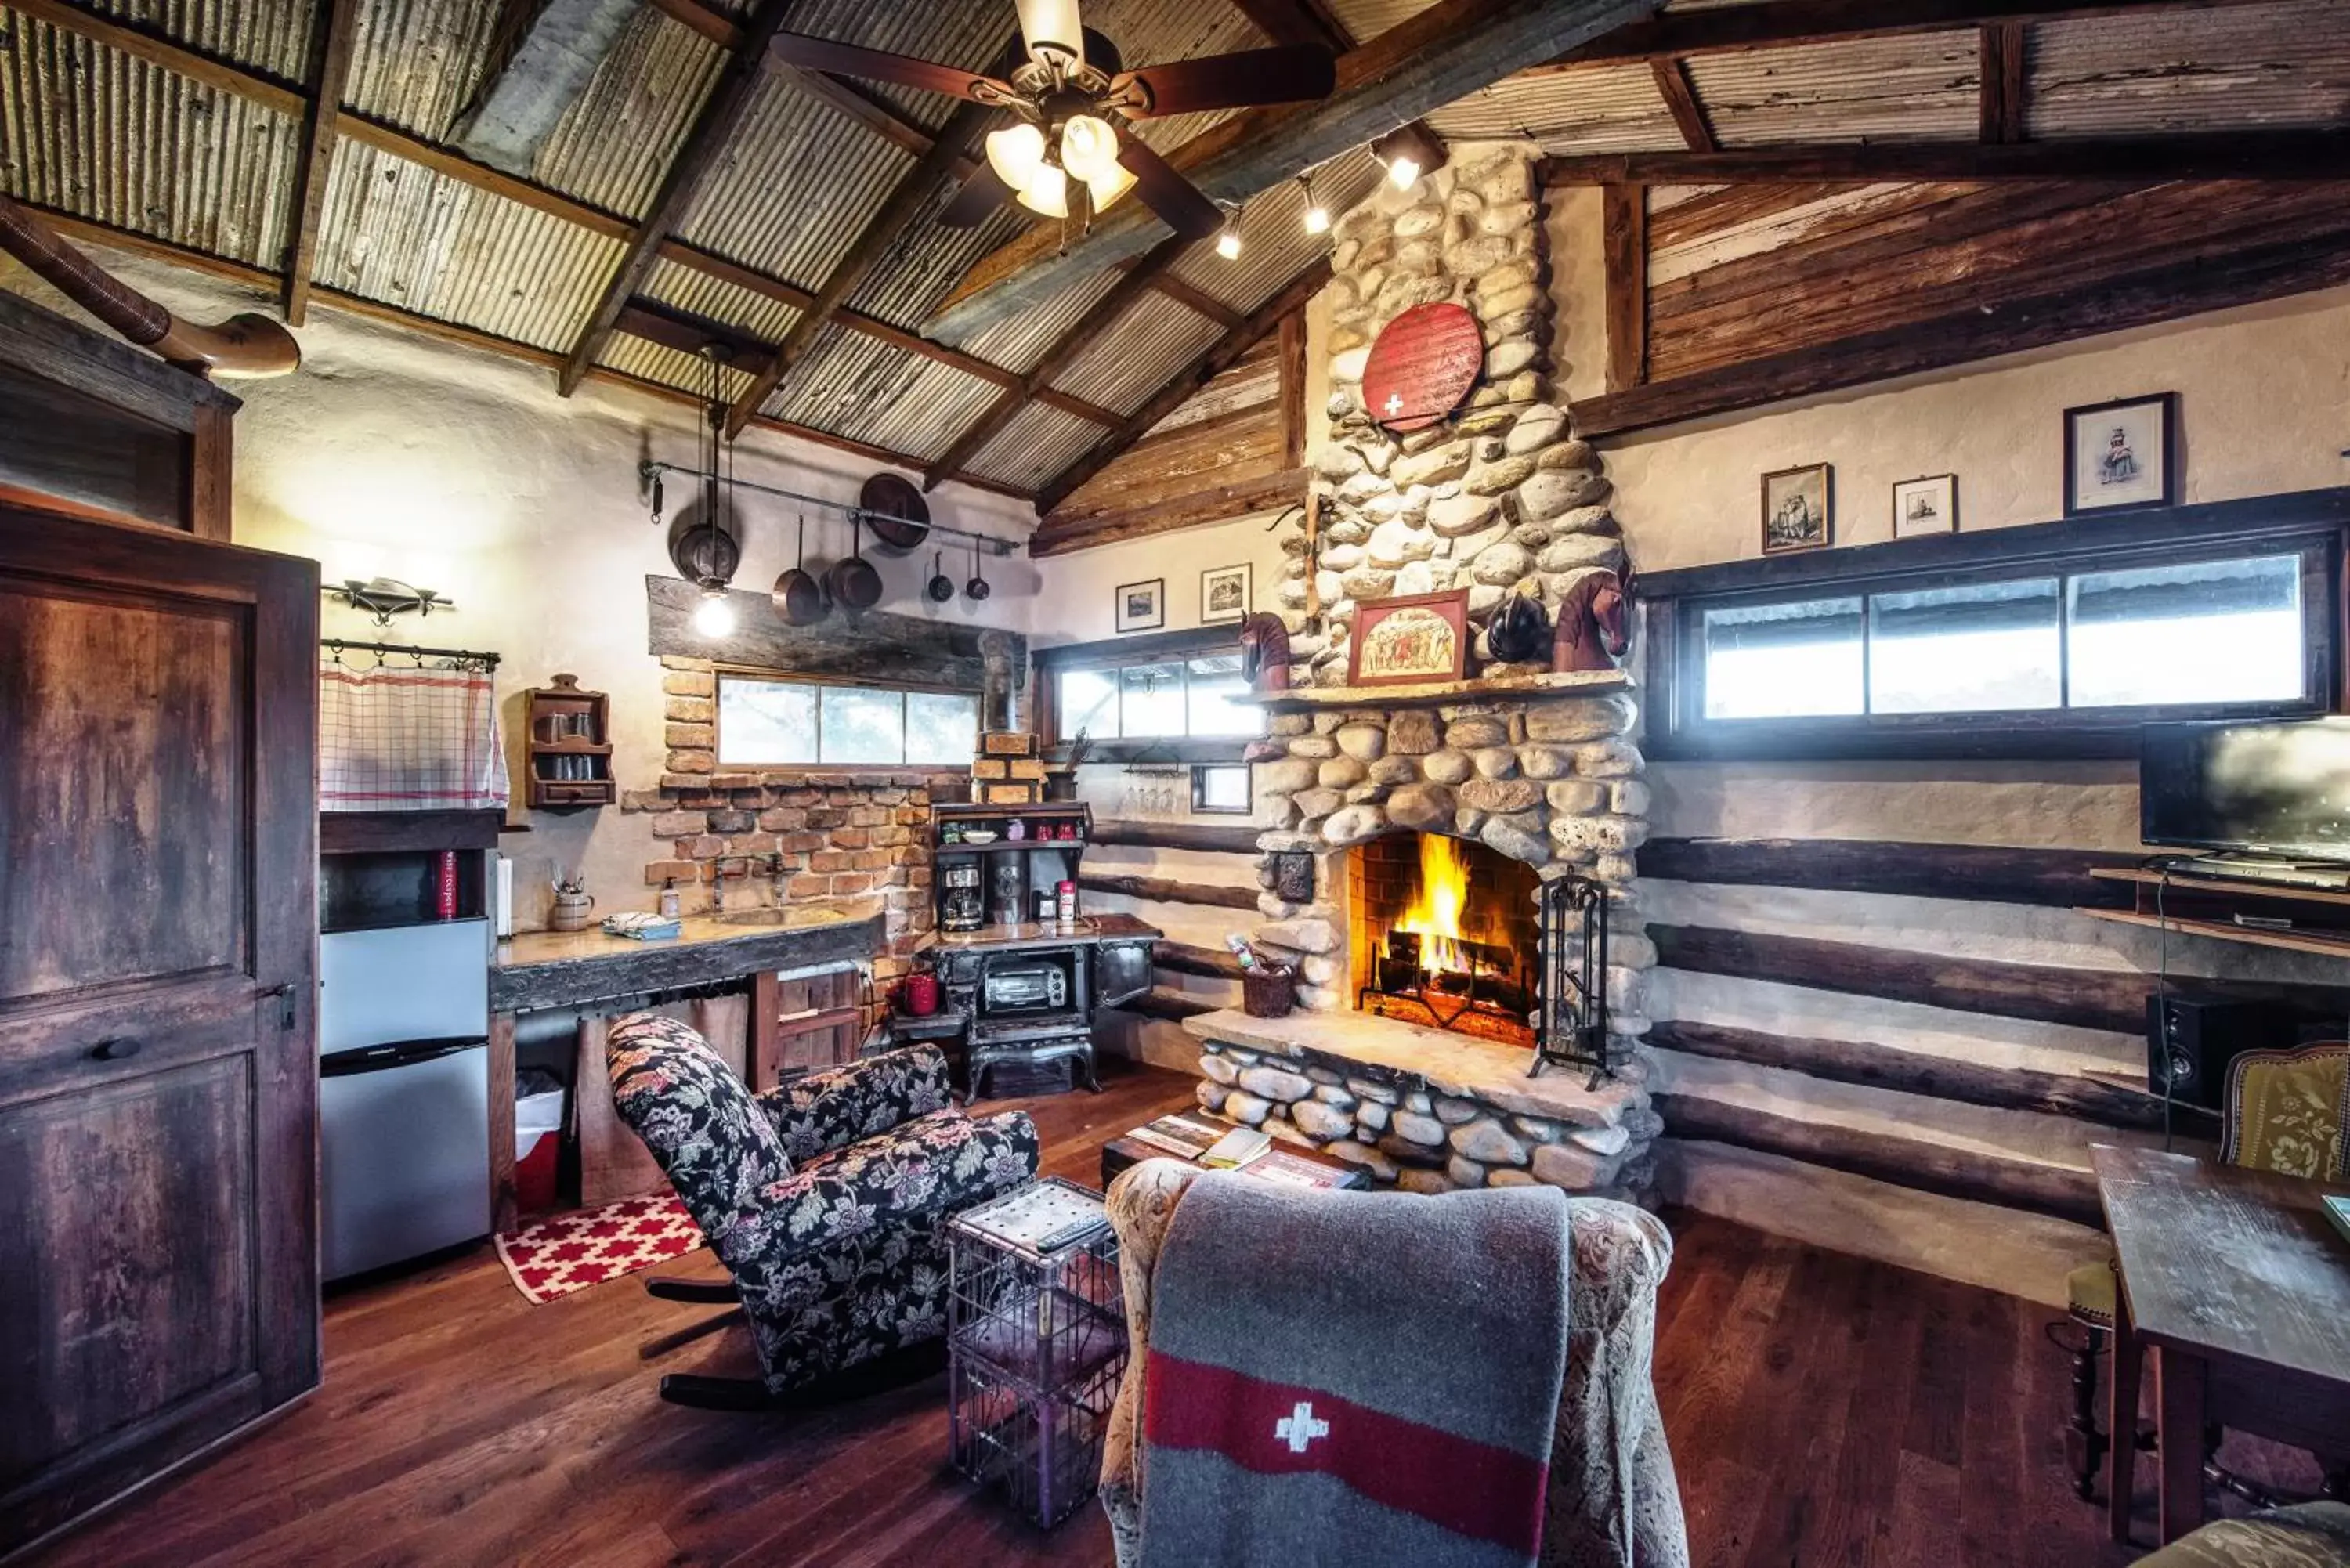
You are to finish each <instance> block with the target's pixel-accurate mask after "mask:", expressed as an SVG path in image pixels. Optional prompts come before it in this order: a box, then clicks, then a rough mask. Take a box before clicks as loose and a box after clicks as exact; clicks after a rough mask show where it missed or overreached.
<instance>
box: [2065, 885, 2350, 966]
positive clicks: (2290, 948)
mask: <svg viewBox="0 0 2350 1568" xmlns="http://www.w3.org/2000/svg"><path fill="white" fill-rule="evenodd" d="M2089 875H2090V876H2092V877H2097V878H2099V879H2100V880H2102V881H2108V882H2127V883H2130V884H2133V885H2134V887H2135V888H2136V891H2137V908H2135V909H2076V910H2075V911H2074V913H2076V914H2083V915H2087V916H2089V917H2090V918H2091V919H2099V920H2111V921H2113V922H2115V923H2116V924H2118V925H2125V926H2146V927H2149V928H2152V929H2157V930H2160V929H2165V928H2168V929H2170V930H2173V931H2177V932H2180V933H2182V934H2184V935H2187V936H2195V937H2210V938H2213V939H2215V940H2219V941H2223V942H2242V943H2244V944H2246V945H2247V946H2251V947H2260V948H2280V949H2282V950H2285V951H2287V952H2297V953H2315V954H2319V955H2321V956H2323V957H2326V958H2350V892H2339V891H2335V890H2333V889H2330V888H2296V887H2293V886H2291V885H2289V884H2285V883H2279V882H2257V881H2249V880H2245V879H2242V878H2238V877H2198V876H2195V875H2193V874H2192V873H2191V872H2186V871H2168V872H2166V871H2160V870H2153V869H2146V870H2138V869H2125V868H2120V867H2095V869H2093V870H2091V871H2090V873H2089ZM2239 916H2243V917H2246V918H2248V919H2254V920H2262V921H2270V922H2273V921H2279V920H2282V921H2289V922H2291V923H2290V924H2289V925H2284V926H2279V925H2275V924H2262V925H2243V924H2240V923H2239V922H2238V919H2237V917H2239Z"/></svg>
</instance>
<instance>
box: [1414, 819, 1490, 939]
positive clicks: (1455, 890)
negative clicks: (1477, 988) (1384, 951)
mask: <svg viewBox="0 0 2350 1568" xmlns="http://www.w3.org/2000/svg"><path fill="white" fill-rule="evenodd" d="M1468 908H1469V854H1468V851H1467V850H1466V849H1465V848H1464V847H1463V846H1461V844H1460V842H1459V841H1458V840H1455V839H1451V838H1447V837H1445V836H1443V835H1442V834H1440V833H1423V834H1421V835H1420V836H1419V886H1418V887H1417V888H1414V889H1413V890H1412V895H1411V903H1410V904H1409V906H1407V907H1406V909H1404V912H1403V914H1402V915H1401V916H1399V918H1398V919H1397V920H1396V922H1395V929H1397V930H1399V931H1413V932H1417V933H1418V934H1419V962H1420V967H1421V968H1423V969H1425V970H1427V971H1430V973H1439V972H1440V973H1446V974H1466V973H1468V972H1469V967H1470V965H1469V953H1468V951H1467V950H1466V949H1464V948H1463V947H1462V946H1461V943H1462V942H1463V941H1464V940H1466V941H1485V940H1491V933H1490V932H1488V931H1487V930H1485V929H1482V925H1483V923H1482V921H1481V922H1479V926H1480V929H1476V930H1467V929H1463V918H1464V917H1465V916H1466V915H1467V913H1468Z"/></svg>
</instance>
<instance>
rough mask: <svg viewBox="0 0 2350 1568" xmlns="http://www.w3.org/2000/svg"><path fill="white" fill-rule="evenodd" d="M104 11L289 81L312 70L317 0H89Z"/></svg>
mask: <svg viewBox="0 0 2350 1568" xmlns="http://www.w3.org/2000/svg"><path fill="white" fill-rule="evenodd" d="M84 3H85V4H87V5H88V6H89V8H90V9H91V10H92V11H95V12H97V13H98V14H99V16H111V17H113V18H114V19H115V20H117V21H120V22H128V23H130V24H131V25H132V26H139V27H143V28H146V29H148V30H149V31H151V32H156V33H161V35H162V36H165V37H167V38H170V39H172V40H173V41H175V42H177V43H182V44H185V45H187V46H188V47H190V48H192V49H200V50H202V51H203V53H205V54H208V55H214V56H217V57H220V58H222V59H224V60H234V61H235V62H236V63H237V64H239V65H241V66H249V67H252V68H253V69H255V70H256V71H260V72H262V73H263V74H264V75H265V76H274V77H277V78H281V79H283V80H285V81H289V82H296V81H301V80H304V79H305V78H307V77H308V75H309V66H308V57H309V53H310V34H311V31H312V29H313V18H314V17H315V16H316V15H317V12H316V9H315V7H314V5H312V0H84Z"/></svg>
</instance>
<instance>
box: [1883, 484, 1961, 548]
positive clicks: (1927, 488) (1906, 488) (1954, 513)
mask: <svg viewBox="0 0 2350 1568" xmlns="http://www.w3.org/2000/svg"><path fill="white" fill-rule="evenodd" d="M1958 531H1959V476H1958V475H1957V474H1955V473H1937V474H1933V475H1930V476H1929V477H1927V478H1924V479H1903V480H1897V481H1896V482H1895V483H1894V485H1893V536H1894V537H1895V538H1897V539H1908V538H1913V537H1915V536H1916V535H1919V534H1955V533H1957V532H1958Z"/></svg>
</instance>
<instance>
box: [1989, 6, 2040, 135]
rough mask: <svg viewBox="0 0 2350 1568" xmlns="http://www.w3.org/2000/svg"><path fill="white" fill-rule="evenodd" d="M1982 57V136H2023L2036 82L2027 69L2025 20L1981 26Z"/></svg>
mask: <svg viewBox="0 0 2350 1568" xmlns="http://www.w3.org/2000/svg"><path fill="white" fill-rule="evenodd" d="M1977 32H1978V35H1979V38H1980V41H1979V45H1978V51H1979V55H1980V57H1981V61H1982V66H1981V70H1982V88H1981V95H1982V107H1981V117H1980V118H1981V140H1984V141H1990V142H2017V141H2022V140H2023V117H2024V111H2025V109H2026V108H2027V107H2028V105H2029V101H2030V94H2031V91H2032V83H2031V78H2030V77H2029V76H2028V75H2027V74H2026V72H2025V70H2024V54H2023V50H2024V40H2023V24H2022V23H2021V22H1992V23H1989V24H1987V25H1985V26H1982V27H1981V28H1978V29H1977Z"/></svg>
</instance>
